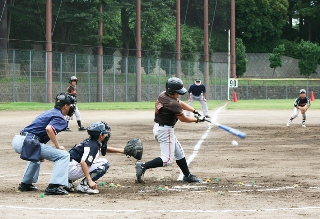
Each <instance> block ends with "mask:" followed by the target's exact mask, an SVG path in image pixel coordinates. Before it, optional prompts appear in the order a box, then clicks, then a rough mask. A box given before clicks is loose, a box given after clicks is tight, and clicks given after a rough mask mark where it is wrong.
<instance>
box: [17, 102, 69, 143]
mask: <svg viewBox="0 0 320 219" xmlns="http://www.w3.org/2000/svg"><path fill="white" fill-rule="evenodd" d="M47 125H51V127H52V129H53V131H54V134H55V135H57V134H58V133H59V132H61V131H63V130H65V129H66V128H67V121H66V119H65V117H64V115H63V114H62V112H61V109H57V108H53V109H51V110H48V111H46V112H44V113H42V114H41V115H39V116H37V117H36V118H35V120H33V121H32V122H31V124H30V125H28V126H27V127H25V128H24V129H22V130H21V132H28V133H32V134H34V135H36V136H38V137H39V138H40V143H44V144H46V143H47V142H48V141H49V140H50V138H49V136H48V134H47V131H46V127H47Z"/></svg>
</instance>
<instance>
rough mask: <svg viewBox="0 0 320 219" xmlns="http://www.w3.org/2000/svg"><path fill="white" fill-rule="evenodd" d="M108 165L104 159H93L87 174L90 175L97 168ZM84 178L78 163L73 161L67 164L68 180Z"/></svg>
mask: <svg viewBox="0 0 320 219" xmlns="http://www.w3.org/2000/svg"><path fill="white" fill-rule="evenodd" d="M106 163H108V160H107V159H105V158H98V159H95V160H94V161H93V163H92V165H91V166H90V167H89V173H91V172H92V171H94V170H95V169H97V168H99V167H100V166H102V165H104V164H106ZM83 177H85V175H84V173H83V171H82V168H81V164H80V163H78V162H77V161H75V160H71V161H70V162H69V175H68V179H69V180H72V181H75V180H77V179H80V178H83Z"/></svg>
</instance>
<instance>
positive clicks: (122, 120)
mask: <svg viewBox="0 0 320 219" xmlns="http://www.w3.org/2000/svg"><path fill="white" fill-rule="evenodd" d="M239 102H240V101H239ZM291 102H292V104H293V100H292V101H291ZM291 102H290V105H289V106H288V107H287V108H286V109H254V107H250V108H249V109H245V107H243V108H241V107H239V109H237V108H236V107H232V106H234V105H233V104H236V103H232V102H226V103H221V104H218V105H217V106H214V107H210V116H211V119H212V120H214V121H215V122H219V123H221V124H224V125H227V126H231V127H233V128H236V129H239V130H241V131H243V132H245V133H246V134H247V137H246V138H245V139H239V138H237V137H234V136H233V135H231V134H230V133H227V132H225V131H223V130H221V129H219V128H217V127H215V126H209V125H208V123H197V124H196V123H182V122H178V123H177V125H176V126H175V132H176V136H177V138H178V139H179V141H180V143H181V144H182V146H183V148H184V152H185V154H186V159H187V160H188V162H189V166H190V170H191V173H192V174H194V175H196V176H197V177H199V178H202V179H203V180H204V181H205V183H203V184H188V183H183V182H182V181H179V180H178V179H179V175H180V172H179V169H178V166H177V165H176V164H175V163H173V164H172V165H171V166H168V167H165V168H157V169H151V170H147V171H146V173H145V175H144V177H143V179H144V183H142V184H138V183H136V182H135V162H136V160H135V159H134V158H127V157H126V156H125V155H120V154H107V155H106V158H107V159H108V160H109V161H110V163H111V166H110V169H109V170H108V172H107V174H106V175H104V176H103V177H102V178H101V179H100V180H99V181H98V184H99V187H98V189H99V190H100V193H99V194H96V195H87V194H80V193H70V194H69V195H68V196H46V195H45V196H42V194H43V193H44V190H45V188H46V186H47V184H48V183H49V178H50V174H51V169H52V167H53V163H52V162H50V161H45V162H43V163H42V164H41V169H40V176H39V181H38V183H36V184H35V185H36V186H37V187H38V189H39V191H37V192H23V193H22V192H19V191H18V184H19V183H20V182H21V178H22V175H23V173H24V169H25V166H26V162H25V161H23V160H21V159H20V158H19V155H18V154H16V153H15V152H14V150H13V149H12V146H11V141H12V138H13V136H14V135H15V134H18V133H19V132H20V130H21V129H22V128H23V127H24V126H26V125H28V124H29V123H30V122H31V121H32V120H33V119H34V118H35V117H36V116H37V115H39V114H40V113H41V112H43V110H20V111H14V110H10V111H0V113H1V116H0V117H1V120H0V124H1V126H0V127H1V131H0V139H1V140H0V142H1V152H2V153H0V159H1V167H2V168H1V169H0V185H1V186H0V218H24V219H26V218H190V219H191V218H192V219H194V218H235V217H237V218H318V215H319V213H320V203H319V198H320V186H319V182H320V179H319V178H320V174H319V169H320V159H319V157H320V149H319V139H320V137H319V130H320V129H319V128H320V125H319V121H320V109H319V108H317V107H313V106H311V108H310V109H309V110H308V112H307V123H306V125H307V127H306V128H302V127H301V118H302V117H301V115H299V116H298V118H296V119H295V120H293V123H292V124H291V126H290V127H289V128H288V127H286V122H287V120H288V119H289V117H290V115H291V114H292V111H293V110H292V107H291ZM210 106H211V105H210ZM227 106H229V108H228V107H227ZM198 109H199V111H200V112H201V110H200V108H198ZM80 111H81V116H82V118H83V119H82V122H83V125H84V126H88V125H89V124H90V123H92V122H96V121H101V120H104V121H106V122H107V123H108V124H109V125H110V126H111V129H112V135H111V138H110V140H109V143H108V145H110V146H112V147H124V145H126V142H127V141H128V140H130V139H132V138H135V137H139V138H140V139H141V140H142V142H143V144H144V153H143V158H142V161H148V160H150V159H153V158H155V157H158V156H159V152H160V149H159V144H158V143H157V142H156V141H155V140H154V137H153V134H152V128H153V117H154V111H153V110H152V109H135V110H86V109H84V110H81V106H80ZM69 127H70V128H71V130H72V132H62V133H59V135H58V136H57V138H58V140H59V141H60V142H61V144H62V145H63V146H65V147H66V148H67V149H70V148H71V147H72V146H73V145H74V144H76V143H79V142H80V141H82V140H83V139H85V138H86V137H87V133H86V132H83V131H82V132H81V131H78V130H77V123H76V121H75V120H73V121H70V125H69ZM232 140H236V141H237V142H238V143H239V145H238V146H233V145H232V144H231V141H232Z"/></svg>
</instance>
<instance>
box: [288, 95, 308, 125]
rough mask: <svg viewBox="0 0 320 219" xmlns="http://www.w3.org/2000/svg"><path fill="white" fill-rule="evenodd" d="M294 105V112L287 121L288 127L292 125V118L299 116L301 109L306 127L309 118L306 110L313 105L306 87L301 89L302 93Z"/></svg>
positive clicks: (303, 123)
mask: <svg viewBox="0 0 320 219" xmlns="http://www.w3.org/2000/svg"><path fill="white" fill-rule="evenodd" d="M293 106H294V109H293V114H292V115H291V118H290V119H289V121H288V122H287V126H288V127H289V126H290V124H291V122H292V120H293V119H295V118H296V117H297V116H298V114H299V111H300V112H301V115H302V127H303V128H305V127H306V119H307V114H306V112H307V110H308V109H309V107H310V106H311V103H310V99H309V98H308V97H307V96H306V90H305V89H301V90H300V95H299V97H298V98H297V99H296V100H295V101H294V104H293Z"/></svg>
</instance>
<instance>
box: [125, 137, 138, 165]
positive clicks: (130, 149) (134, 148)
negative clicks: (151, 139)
mask: <svg viewBox="0 0 320 219" xmlns="http://www.w3.org/2000/svg"><path fill="white" fill-rule="evenodd" d="M124 153H125V155H127V157H134V158H136V159H137V160H140V159H141V158H142V153H143V144H142V142H141V140H140V139H139V138H134V139H131V140H130V141H128V142H127V145H126V146H125V147H124Z"/></svg>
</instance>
